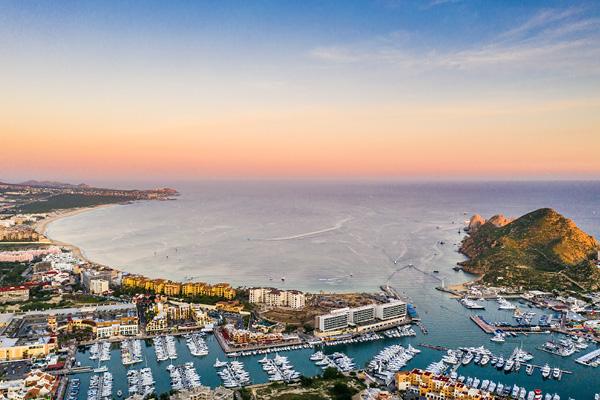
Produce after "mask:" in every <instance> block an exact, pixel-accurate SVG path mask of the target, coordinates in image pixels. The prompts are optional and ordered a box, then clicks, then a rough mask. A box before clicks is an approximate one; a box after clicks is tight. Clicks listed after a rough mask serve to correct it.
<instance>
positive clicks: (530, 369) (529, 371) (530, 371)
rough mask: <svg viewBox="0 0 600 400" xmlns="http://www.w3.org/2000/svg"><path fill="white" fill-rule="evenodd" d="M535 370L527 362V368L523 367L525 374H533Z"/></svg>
mask: <svg viewBox="0 0 600 400" xmlns="http://www.w3.org/2000/svg"><path fill="white" fill-rule="evenodd" d="M534 370H535V367H534V366H533V365H531V364H527V368H525V372H526V373H527V375H533V371H534Z"/></svg>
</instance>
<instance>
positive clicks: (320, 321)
mask: <svg viewBox="0 0 600 400" xmlns="http://www.w3.org/2000/svg"><path fill="white" fill-rule="evenodd" d="M349 315H350V309H349V308H340V309H339V310H333V311H332V312H330V313H329V314H325V315H317V317H316V320H315V327H316V328H317V329H318V330H319V331H321V332H328V331H339V330H341V329H345V328H347V327H348V322H349Z"/></svg>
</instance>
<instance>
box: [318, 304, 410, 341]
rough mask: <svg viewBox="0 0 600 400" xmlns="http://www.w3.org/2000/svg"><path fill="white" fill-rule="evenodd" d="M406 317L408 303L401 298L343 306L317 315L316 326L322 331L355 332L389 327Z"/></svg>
mask: <svg viewBox="0 0 600 400" xmlns="http://www.w3.org/2000/svg"><path fill="white" fill-rule="evenodd" d="M405 318H406V303H405V302H403V301H400V300H395V301H391V302H389V303H382V304H369V305H365V306H361V307H355V308H341V309H337V310H333V311H331V312H330V313H329V314H325V315H318V316H317V317H315V328H316V329H317V331H318V332H320V333H328V332H330V333H338V332H341V331H346V332H349V331H353V332H355V333H359V332H367V331H376V330H380V329H388V328H390V327H392V326H396V325H398V324H400V323H402V322H403V321H405Z"/></svg>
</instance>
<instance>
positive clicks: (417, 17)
mask: <svg viewBox="0 0 600 400" xmlns="http://www.w3.org/2000/svg"><path fill="white" fill-rule="evenodd" d="M217 3H218V5H217V4H213V3H211V2H192V3H177V4H172V3H168V2H166V3H162V2H158V3H157V4H155V7H147V6H146V4H145V3H144V2H135V1H134V2H126V3H123V2H111V1H105V2H99V3H88V2H82V3H80V2H72V3H71V2H67V3H61V5H60V7H55V5H54V4H51V3H48V2H43V1H42V2H36V1H35V0H33V1H31V2H26V3H23V2H19V1H15V2H10V1H8V2H0V60H1V62H0V93H2V95H1V96H0V181H1V180H7V181H15V180H21V179H55V180H70V181H88V182H90V181H94V180H105V181H110V180H120V179H122V180H137V179H155V178H156V179H160V180H163V181H165V180H168V179H202V178H213V177H214V178H218V177H242V178H243V177H278V178H285V177H318V178H328V177H332V178H336V177H347V178H352V177H361V178H368V177H374V178H376V177H388V178H396V177H397V178H434V179H438V178H441V179H455V178H484V179H485V178H493V179H511V178H543V179H549V178H574V179H578V178H582V179H589V178H593V179H598V178H600V157H599V156H598V151H599V150H600V69H599V68H598V66H599V63H598V59H599V55H600V40H599V39H600V17H599V16H600V5H599V4H597V3H594V2H591V3H588V2H583V3H582V4H580V5H573V4H571V2H569V3H568V4H565V3H564V2H560V1H558V0H556V1H550V2H548V1H541V0H540V1H530V2H516V3H515V4H511V5H507V4H505V3H503V2H482V3H481V2H437V1H436V2H432V3H431V4H430V6H431V7H423V5H422V3H423V2H421V1H416V2H405V3H406V4H405V3H403V6H402V7H390V6H388V5H386V3H387V2H377V1H376V2H357V3H356V4H355V5H354V6H353V7H348V6H347V5H346V4H345V2H342V3H335V2H328V3H327V4H323V3H322V2H316V3H311V2H310V1H309V3H311V4H305V3H304V2H302V4H301V5H300V4H299V3H294V2H266V3H264V4H263V3H262V2H258V3H256V2H239V3H236V4H235V6H231V5H228V4H229V3H220V2H217ZM521 3H522V4H521ZM230 7H234V8H235V10H236V12H231V9H230Z"/></svg>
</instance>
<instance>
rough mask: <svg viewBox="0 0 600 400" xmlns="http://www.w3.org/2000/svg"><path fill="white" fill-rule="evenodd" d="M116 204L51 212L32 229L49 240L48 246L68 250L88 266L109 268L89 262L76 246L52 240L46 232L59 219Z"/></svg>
mask: <svg viewBox="0 0 600 400" xmlns="http://www.w3.org/2000/svg"><path fill="white" fill-rule="evenodd" d="M118 204H119V203H113V204H99V205H96V206H90V207H80V208H75V209H67V210H62V211H60V210H59V211H53V212H52V213H50V214H49V216H48V217H46V218H44V219H42V220H40V221H37V222H36V223H35V225H34V229H35V230H36V231H37V232H38V233H39V234H41V235H44V236H45V237H46V238H47V239H48V240H49V242H50V244H53V245H55V246H60V247H64V248H66V249H68V250H70V251H71V252H72V253H73V255H74V256H76V257H78V258H80V259H82V260H83V261H85V262H87V263H90V264H95V265H100V266H103V267H109V266H107V265H103V264H100V263H98V262H95V261H93V260H90V259H89V258H87V257H86V256H85V254H84V252H83V251H82V250H81V249H80V248H79V247H78V246H75V245H74V244H71V243H67V242H62V241H60V240H56V239H53V238H51V237H49V236H47V235H46V232H47V230H48V226H49V225H50V224H51V223H53V222H56V221H58V220H60V219H63V218H67V217H73V216H75V215H79V214H83V213H85V212H88V211H92V210H97V209H100V208H108V207H112V206H116V205H118ZM109 268H112V267H109ZM112 269H114V268H112Z"/></svg>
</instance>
